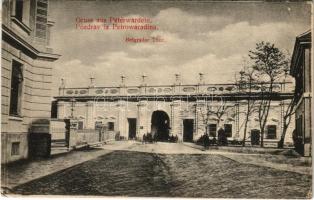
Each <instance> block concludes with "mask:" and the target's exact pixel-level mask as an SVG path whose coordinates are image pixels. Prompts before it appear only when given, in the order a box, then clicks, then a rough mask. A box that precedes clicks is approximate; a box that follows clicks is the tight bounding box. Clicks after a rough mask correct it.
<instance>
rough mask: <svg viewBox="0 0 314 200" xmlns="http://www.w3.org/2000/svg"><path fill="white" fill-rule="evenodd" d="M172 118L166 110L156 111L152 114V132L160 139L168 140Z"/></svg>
mask: <svg viewBox="0 0 314 200" xmlns="http://www.w3.org/2000/svg"><path fill="white" fill-rule="evenodd" d="M169 129H170V119H169V116H168V114H167V113H166V112H164V111H160V110H157V111H154V112H153V114H152V125H151V133H152V135H153V137H154V138H156V139H157V140H158V141H168V139H169Z"/></svg>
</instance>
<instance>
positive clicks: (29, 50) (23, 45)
mask: <svg viewBox="0 0 314 200" xmlns="http://www.w3.org/2000/svg"><path fill="white" fill-rule="evenodd" d="M2 39H3V40H7V41H8V42H9V43H10V44H11V45H13V46H19V47H20V48H19V49H23V50H24V51H23V52H24V53H25V54H27V55H29V56H30V57H32V58H36V59H43V60H48V61H55V60H58V59H59V58H60V56H61V55H59V54H53V53H47V52H43V51H40V50H38V49H36V48H35V47H34V46H33V45H32V44H30V43H29V42H27V41H25V39H23V38H22V37H20V36H19V35H18V34H16V33H15V32H14V31H13V30H11V29H10V28H8V27H7V26H6V25H4V24H2ZM10 41H11V42H10ZM12 41H13V42H14V43H13V44H12Z"/></svg>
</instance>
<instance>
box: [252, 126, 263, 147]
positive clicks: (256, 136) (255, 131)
mask: <svg viewBox="0 0 314 200" xmlns="http://www.w3.org/2000/svg"><path fill="white" fill-rule="evenodd" d="M260 135H261V131H260V130H258V129H253V130H251V145H259V141H260Z"/></svg>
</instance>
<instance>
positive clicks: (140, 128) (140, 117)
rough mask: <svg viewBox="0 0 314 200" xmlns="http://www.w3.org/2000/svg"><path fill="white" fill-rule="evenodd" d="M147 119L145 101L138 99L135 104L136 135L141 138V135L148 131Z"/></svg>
mask: <svg viewBox="0 0 314 200" xmlns="http://www.w3.org/2000/svg"><path fill="white" fill-rule="evenodd" d="M147 120H149V117H148V109H147V101H139V102H138V104H137V125H136V137H138V138H140V139H142V138H143V135H144V134H146V133H147V132H148V129H147V124H148V123H147Z"/></svg>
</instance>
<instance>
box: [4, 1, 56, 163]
mask: <svg viewBox="0 0 314 200" xmlns="http://www.w3.org/2000/svg"><path fill="white" fill-rule="evenodd" d="M48 8H49V3H48V0H7V1H2V43H1V45H2V46H1V47H2V53H1V86H2V88H1V111H2V112H1V163H8V162H12V161H16V160H19V159H24V158H27V157H28V135H29V133H28V130H29V127H30V125H31V124H32V122H34V121H35V120H38V119H48V118H50V115H51V83H52V63H53V61H55V60H57V59H58V58H59V55H57V54H54V53H53V51H52V49H51V48H50V46H49V45H50V29H51V27H52V25H53V22H52V21H50V20H49V19H48Z"/></svg>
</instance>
